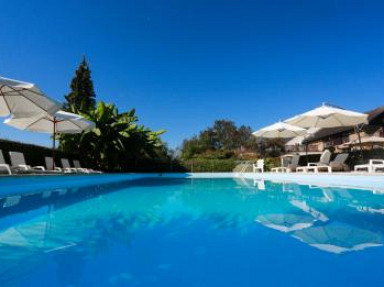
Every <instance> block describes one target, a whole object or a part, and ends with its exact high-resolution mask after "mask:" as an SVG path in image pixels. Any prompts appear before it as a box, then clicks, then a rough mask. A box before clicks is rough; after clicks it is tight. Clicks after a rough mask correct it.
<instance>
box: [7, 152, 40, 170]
mask: <svg viewBox="0 0 384 287" xmlns="http://www.w3.org/2000/svg"><path fill="white" fill-rule="evenodd" d="M9 156H10V158H11V164H12V169H14V170H16V171H19V172H20V171H21V172H28V173H29V172H38V173H43V172H44V171H45V168H44V166H30V165H27V164H26V162H25V158H24V154H23V153H21V152H14V151H10V152H9Z"/></svg>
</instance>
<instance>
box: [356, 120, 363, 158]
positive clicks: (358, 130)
mask: <svg viewBox="0 0 384 287" xmlns="http://www.w3.org/2000/svg"><path fill="white" fill-rule="evenodd" d="M356 131H357V137H358V138H359V145H360V157H361V159H363V145H362V143H361V134H360V131H361V128H360V127H359V126H356Z"/></svg>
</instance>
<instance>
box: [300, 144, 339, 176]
mask: <svg viewBox="0 0 384 287" xmlns="http://www.w3.org/2000/svg"><path fill="white" fill-rule="evenodd" d="M331 155H332V153H331V152H330V151H329V150H325V151H324V152H323V153H322V155H321V157H320V160H319V162H309V163H308V165H307V166H300V167H298V168H296V171H297V172H304V173H307V172H308V171H311V170H313V171H314V172H319V167H320V169H327V170H328V172H331V171H332V169H330V166H329V162H330V160H331Z"/></svg>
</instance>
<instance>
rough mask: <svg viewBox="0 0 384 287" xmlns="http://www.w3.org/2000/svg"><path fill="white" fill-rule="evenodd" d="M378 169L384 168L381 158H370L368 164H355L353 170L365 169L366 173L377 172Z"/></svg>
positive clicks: (383, 161)
mask: <svg viewBox="0 0 384 287" xmlns="http://www.w3.org/2000/svg"><path fill="white" fill-rule="evenodd" d="M380 169H384V160H383V159H371V160H369V162H368V164H360V165H355V167H354V171H355V172H361V171H365V170H366V171H367V172H368V173H372V172H377V171H378V170H380Z"/></svg>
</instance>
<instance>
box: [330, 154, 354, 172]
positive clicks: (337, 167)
mask: <svg viewBox="0 0 384 287" xmlns="http://www.w3.org/2000/svg"><path fill="white" fill-rule="evenodd" d="M348 158H349V154H348V153H340V154H338V155H337V156H336V158H335V159H334V160H333V161H331V163H330V164H329V165H330V166H331V168H332V171H349V170H350V168H349V166H348V165H347V164H346V161H347V159H348Z"/></svg>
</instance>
